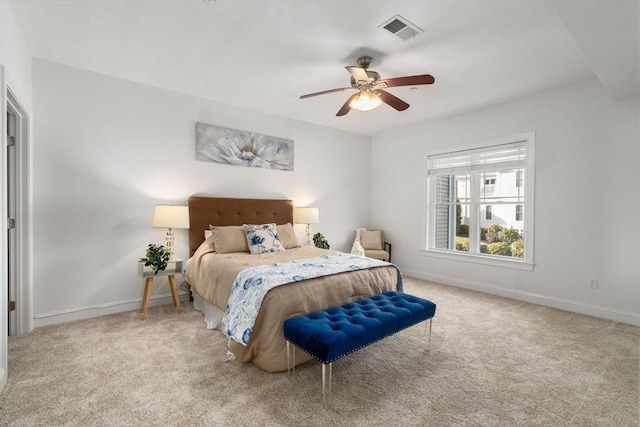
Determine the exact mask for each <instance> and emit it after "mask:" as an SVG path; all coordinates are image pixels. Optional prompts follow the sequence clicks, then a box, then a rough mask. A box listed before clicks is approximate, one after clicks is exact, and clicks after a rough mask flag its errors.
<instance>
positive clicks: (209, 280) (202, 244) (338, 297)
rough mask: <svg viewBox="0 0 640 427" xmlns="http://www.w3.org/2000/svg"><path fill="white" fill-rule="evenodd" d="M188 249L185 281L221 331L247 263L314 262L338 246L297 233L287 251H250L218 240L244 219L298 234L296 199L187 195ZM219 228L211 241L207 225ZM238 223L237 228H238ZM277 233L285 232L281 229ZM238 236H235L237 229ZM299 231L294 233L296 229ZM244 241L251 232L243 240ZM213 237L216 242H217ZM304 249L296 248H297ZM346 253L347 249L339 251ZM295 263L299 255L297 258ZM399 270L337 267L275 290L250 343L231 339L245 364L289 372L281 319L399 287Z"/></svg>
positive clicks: (269, 294) (196, 302) (266, 300)
mask: <svg viewBox="0 0 640 427" xmlns="http://www.w3.org/2000/svg"><path fill="white" fill-rule="evenodd" d="M189 219H190V230H189V250H190V256H191V258H190V260H189V262H188V271H187V279H188V282H189V284H190V285H191V290H192V294H193V298H194V306H195V307H196V308H197V309H198V310H200V311H201V312H202V313H203V314H204V316H205V321H206V322H207V326H208V327H209V328H211V329H221V330H223V327H222V318H223V316H224V312H225V310H226V308H227V303H228V300H229V296H230V294H231V288H232V284H233V282H234V280H235V278H236V276H237V275H238V274H239V272H240V271H243V270H244V269H246V268H247V267H251V266H265V265H271V264H273V263H281V262H284V261H293V260H300V259H304V260H308V259H310V258H316V257H319V256H324V255H334V254H336V255H339V254H340V252H337V251H329V250H324V249H318V248H315V247H312V246H299V244H298V243H297V239H295V238H294V240H295V242H292V241H291V239H290V238H289V239H288V240H287V241H285V240H284V235H283V238H282V240H283V244H284V245H285V250H283V251H279V252H269V253H260V254H255V255H252V254H250V253H248V252H246V251H245V250H243V249H240V250H236V249H239V247H237V248H234V246H233V244H230V245H229V246H228V247H226V248H225V244H226V243H224V242H223V244H220V242H221V240H220V236H222V235H223V234H221V233H227V232H229V233H231V232H233V233H236V231H235V230H234V228H240V227H237V226H242V225H243V224H268V223H275V224H279V225H282V227H286V228H282V230H287V232H292V231H293V228H292V226H291V225H289V224H293V203H292V201H291V200H265V199H235V198H216V197H203V196H192V197H190V198H189ZM210 226H216V227H217V228H216V230H214V231H215V232H216V233H217V234H216V236H211V237H208V238H207V239H205V230H209V228H210ZM234 226H236V227H234ZM278 230H279V232H280V231H282V230H281V228H280V227H278ZM234 236H236V235H235V234H234ZM294 236H295V234H294ZM245 240H246V238H245ZM215 242H217V243H218V246H217V247H216V244H215ZM294 245H295V246H298V247H293V246H294ZM339 256H342V255H339ZM294 262H295V261H294ZM401 281H402V278H401V275H400V272H399V271H398V269H397V268H396V267H395V266H393V265H390V264H387V265H382V266H377V267H375V268H367V269H361V270H357V271H349V272H344V273H338V274H333V275H328V276H323V277H318V278H313V279H309V280H302V281H298V282H295V283H289V284H284V285H281V286H278V287H275V288H273V289H271V290H269V291H268V292H267V293H266V295H265V296H264V299H263V301H262V305H261V306H260V309H259V311H258V313H257V318H256V319H255V324H254V327H253V329H252V332H251V336H250V338H249V340H248V342H247V343H246V345H243V344H242V343H239V342H235V341H232V340H229V351H231V352H232V353H233V354H234V356H235V357H236V358H237V359H238V360H239V361H240V362H243V363H248V362H252V363H253V364H255V365H256V366H258V367H260V368H262V369H263V370H265V371H267V372H279V371H285V370H287V352H286V342H285V340H284V336H283V332H282V324H283V322H284V321H285V320H286V319H288V318H289V317H292V316H298V315H302V314H305V313H309V312H311V311H315V310H324V309H326V308H328V307H332V306H338V305H342V304H344V303H347V302H350V301H355V300H359V299H362V298H366V297H369V296H372V295H375V294H379V293H382V292H385V291H389V290H397V289H398V287H401ZM309 359H310V357H309V356H307V355H305V354H300V355H297V356H296V364H300V363H305V362H306V361H308V360H309Z"/></svg>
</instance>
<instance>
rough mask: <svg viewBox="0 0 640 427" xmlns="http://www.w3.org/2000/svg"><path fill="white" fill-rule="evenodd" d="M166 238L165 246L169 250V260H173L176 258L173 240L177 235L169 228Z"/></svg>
mask: <svg viewBox="0 0 640 427" xmlns="http://www.w3.org/2000/svg"><path fill="white" fill-rule="evenodd" d="M164 239H165V247H166V248H167V250H168V251H169V261H171V260H173V259H174V258H175V257H174V254H173V242H174V240H175V235H174V234H173V230H172V229H169V231H167V235H166V236H165V238H164Z"/></svg>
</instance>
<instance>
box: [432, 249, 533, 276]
mask: <svg viewBox="0 0 640 427" xmlns="http://www.w3.org/2000/svg"><path fill="white" fill-rule="evenodd" d="M420 252H421V254H422V256H427V257H433V258H439V259H447V260H450V261H462V262H471V263H474V264H482V265H489V266H492V267H501V268H511V269H514V270H524V271H533V267H534V266H535V263H533V262H530V261H524V260H516V259H510V258H504V259H502V258H497V257H492V256H486V255H477V254H467V253H460V252H455V253H454V252H451V251H441V250H437V249H422V250H421V251H420Z"/></svg>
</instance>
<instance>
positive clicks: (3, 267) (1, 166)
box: [0, 64, 33, 391]
mask: <svg viewBox="0 0 640 427" xmlns="http://www.w3.org/2000/svg"><path fill="white" fill-rule="evenodd" d="M9 100H11V108H12V112H17V113H18V114H19V115H20V117H21V120H20V132H21V144H20V147H18V150H17V151H16V167H17V168H18V169H19V170H18V171H17V177H16V178H17V182H16V187H17V190H16V217H17V218H18V219H20V220H19V221H17V224H16V244H17V250H16V252H17V253H16V266H17V268H16V269H17V271H16V281H17V283H18V284H19V285H18V286H17V288H18V289H16V290H17V296H18V298H19V309H20V314H19V315H16V332H17V333H27V332H30V331H31V329H32V328H33V326H32V325H33V322H32V319H33V316H32V314H31V313H32V311H33V310H32V307H33V302H32V299H31V296H32V294H33V293H32V281H31V277H32V274H31V253H32V252H31V248H32V238H31V229H32V221H33V218H32V215H31V210H30V207H31V194H32V191H31V179H30V176H31V172H30V170H31V168H30V166H31V150H30V146H31V118H30V116H29V114H28V113H27V110H26V109H25V108H24V107H23V106H22V104H21V103H20V102H19V100H18V97H17V96H15V94H14V93H13V92H12V91H11V89H10V88H8V87H7V83H6V71H5V67H4V66H3V65H1V64H0V124H1V126H0V127H1V129H0V131H1V132H2V139H1V141H2V145H4V147H2V149H1V150H0V170H1V173H2V174H3V176H4V177H6V173H7V170H6V166H7V150H6V144H7V142H6V135H7V108H8V105H9ZM4 180H5V179H4V178H3V179H2V181H3V182H4ZM0 200H2V203H0V228H2V232H0V271H3V272H6V271H7V267H8V260H7V258H8V257H7V255H8V254H7V247H8V239H7V233H6V232H5V231H6V230H7V204H6V203H5V201H6V200H7V186H6V185H0ZM8 296H9V295H8V284H7V276H6V275H5V274H0V391H2V389H3V388H4V386H5V385H6V384H7V377H8V355H7V346H8V312H7V300H8ZM18 331H19V332H18Z"/></svg>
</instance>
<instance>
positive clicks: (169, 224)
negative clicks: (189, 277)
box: [152, 205, 189, 260]
mask: <svg viewBox="0 0 640 427" xmlns="http://www.w3.org/2000/svg"><path fill="white" fill-rule="evenodd" d="M152 226H153V227H156V228H168V229H169V230H168V231H167V236H166V244H165V246H166V247H167V249H168V250H169V254H170V257H169V259H170V260H172V259H173V240H174V235H173V229H174V228H189V207H188V206H173V205H158V206H156V209H155V211H154V212H153V223H152Z"/></svg>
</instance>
